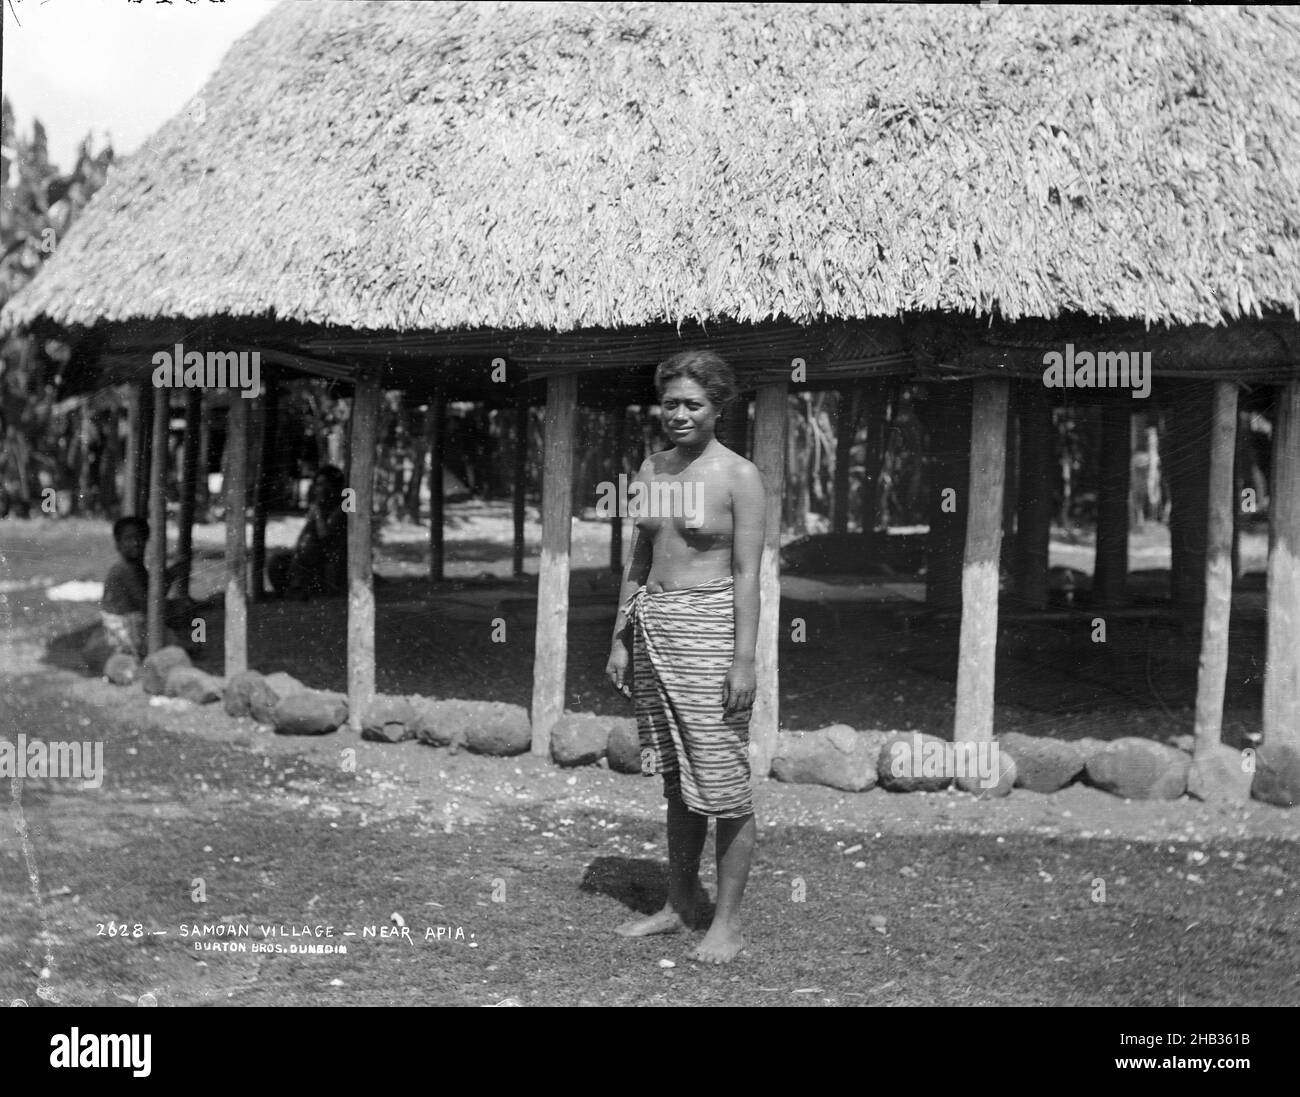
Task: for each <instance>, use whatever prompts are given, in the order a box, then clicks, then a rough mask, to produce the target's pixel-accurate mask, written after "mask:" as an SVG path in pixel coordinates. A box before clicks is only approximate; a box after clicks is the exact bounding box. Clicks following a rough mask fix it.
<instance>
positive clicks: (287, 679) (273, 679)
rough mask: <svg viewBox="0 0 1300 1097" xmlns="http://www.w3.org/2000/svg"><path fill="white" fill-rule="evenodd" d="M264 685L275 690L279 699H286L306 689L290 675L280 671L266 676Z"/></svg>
mask: <svg viewBox="0 0 1300 1097" xmlns="http://www.w3.org/2000/svg"><path fill="white" fill-rule="evenodd" d="M266 684H267V685H268V686H270V687H271V688H272V689H273V690H275V692H276V695H277V696H279V697H288V696H289V694H291V693H301V692H302V691H303V690H305V689H306V688H307V687H306V686H304V685H303V684H302V683H301V682H300V681H298V679H297V678H295V677H294V676H293V675H292V674H285V672H284V671H282V670H277V671H276V672H275V673H274V674H268V675H267V676H266Z"/></svg>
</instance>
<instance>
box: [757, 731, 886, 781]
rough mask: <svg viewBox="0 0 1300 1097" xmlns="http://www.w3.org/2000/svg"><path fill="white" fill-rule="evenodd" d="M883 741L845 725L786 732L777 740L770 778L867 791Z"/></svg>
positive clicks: (875, 734) (874, 734)
mask: <svg viewBox="0 0 1300 1097" xmlns="http://www.w3.org/2000/svg"><path fill="white" fill-rule="evenodd" d="M884 741H885V736H884V734H883V733H881V732H878V731H864V732H857V731H854V730H853V728H851V727H849V725H848V724H832V725H831V726H830V727H824V728H821V729H819V730H817V731H804V732H786V733H784V734H782V735H780V736H778V739H777V747H776V752H775V754H774V755H773V757H772V776H773V777H775V778H776V779H777V780H778V781H785V782H788V783H791V784H803V785H826V786H828V787H829V788H838V789H843V790H844V791H845V792H867V791H868V790H870V789H873V788H875V787H876V781H877V768H878V762H879V759H880V748H881V746H882V745H883V744H884Z"/></svg>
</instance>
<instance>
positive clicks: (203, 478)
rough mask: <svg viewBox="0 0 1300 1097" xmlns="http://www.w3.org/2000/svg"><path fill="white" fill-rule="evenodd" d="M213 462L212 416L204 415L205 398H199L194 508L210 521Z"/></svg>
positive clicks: (204, 518)
mask: <svg viewBox="0 0 1300 1097" xmlns="http://www.w3.org/2000/svg"><path fill="white" fill-rule="evenodd" d="M211 460H212V416H211V415H204V414H203V398H202V395H200V397H199V456H198V480H197V481H196V482H195V492H194V507H195V510H196V511H197V513H199V514H201V515H203V516H204V517H203V520H204V521H205V522H206V521H207V520H208V511H209V508H210V507H211V505H212V500H211V499H210V498H209V497H208V467H209V462H210V461H211Z"/></svg>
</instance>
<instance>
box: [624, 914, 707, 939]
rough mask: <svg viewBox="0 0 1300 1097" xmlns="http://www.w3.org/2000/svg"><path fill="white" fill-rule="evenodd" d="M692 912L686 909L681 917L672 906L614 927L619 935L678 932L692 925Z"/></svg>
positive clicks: (637, 935)
mask: <svg viewBox="0 0 1300 1097" xmlns="http://www.w3.org/2000/svg"><path fill="white" fill-rule="evenodd" d="M693 922H694V912H693V911H688V912H687V914H686V916H685V917H683V916H682V915H681V914H679V913H678V912H677V911H676V910H675V909H674V908H672V907H664V909H663V910H661V911H659V912H657V913H655V914H652V915H650V917H648V918H634V919H632V921H630V922H624V923H623V924H622V925H621V926H618V927H616V928H615V930H614V932H615V933H617V934H618V935H619V936H620V937H649V936H650V935H651V934H655V933H679V932H681V931H682V930H684V929H686V928H687V927H688V926H690V925H692V924H693Z"/></svg>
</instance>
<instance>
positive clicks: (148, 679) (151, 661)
mask: <svg viewBox="0 0 1300 1097" xmlns="http://www.w3.org/2000/svg"><path fill="white" fill-rule="evenodd" d="M193 665H194V664H193V663H191V662H190V657H189V656H188V655H186V654H185V649H184V648H178V647H175V646H174V645H173V646H169V647H165V648H159V649H158V650H157V651H155V652H154V653H153V654H152V655H149V656H147V657H146V658H145V661H144V665H143V666H142V667H141V668H140V682H141V684H142V685H143V686H144V691H145V693H165V692H166V690H167V675H168V674H170V673H171V672H172V671H173V670H174V669H175V668H176V667H192V666H193Z"/></svg>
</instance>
